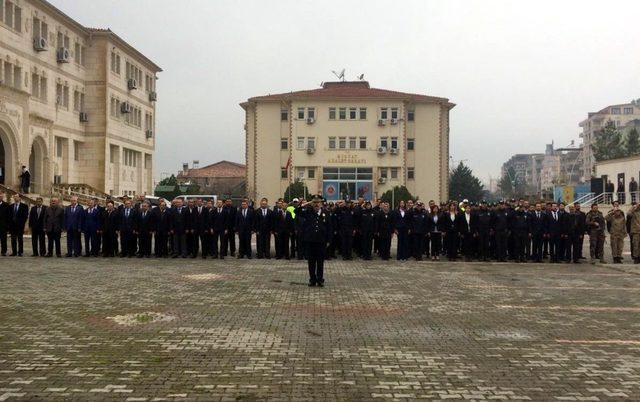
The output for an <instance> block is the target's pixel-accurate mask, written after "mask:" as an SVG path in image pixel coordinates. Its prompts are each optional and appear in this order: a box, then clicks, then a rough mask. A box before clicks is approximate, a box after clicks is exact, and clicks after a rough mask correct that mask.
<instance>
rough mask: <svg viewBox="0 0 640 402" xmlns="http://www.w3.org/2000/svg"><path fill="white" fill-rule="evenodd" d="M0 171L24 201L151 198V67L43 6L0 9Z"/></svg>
mask: <svg viewBox="0 0 640 402" xmlns="http://www.w3.org/2000/svg"><path fill="white" fill-rule="evenodd" d="M0 10H1V11H0V165H1V166H2V173H3V174H2V178H1V180H2V182H3V183H2V184H4V185H7V186H10V187H17V184H18V182H19V179H18V175H19V172H20V167H21V166H23V165H24V166H28V167H29V170H30V172H31V175H32V189H31V192H32V193H48V192H49V191H50V189H51V184H53V183H82V184H87V185H90V186H93V187H94V188H96V189H98V190H100V191H104V192H105V193H110V194H115V195H120V194H141V193H146V192H149V193H150V192H151V190H152V185H153V156H154V150H155V119H156V113H155V111H156V104H155V102H156V97H157V95H156V89H155V88H156V79H157V73H158V72H160V71H162V70H161V69H160V68H159V67H158V66H157V65H156V64H155V63H153V62H152V61H151V60H150V59H148V58H147V57H145V56H144V55H143V54H142V53H140V52H139V51H138V50H136V49H135V48H133V47H132V46H131V45H129V44H128V43H127V42H125V41H124V40H122V39H121V38H120V37H119V36H117V35H116V34H114V33H113V32H111V31H110V30H108V29H107V30H103V29H94V28H87V27H84V26H82V25H81V24H80V23H78V22H76V21H75V20H73V19H71V18H70V17H69V16H67V15H66V14H64V13H63V12H62V11H60V10H59V9H57V8H56V7H54V6H52V5H51V4H50V3H49V2H47V1H44V0H0Z"/></svg>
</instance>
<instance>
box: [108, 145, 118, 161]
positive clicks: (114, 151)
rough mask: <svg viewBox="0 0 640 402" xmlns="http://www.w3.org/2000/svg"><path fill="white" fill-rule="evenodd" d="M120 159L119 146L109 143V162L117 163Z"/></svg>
mask: <svg viewBox="0 0 640 402" xmlns="http://www.w3.org/2000/svg"><path fill="white" fill-rule="evenodd" d="M117 161H118V147H117V146H116V145H109V162H111V163H116V162H117Z"/></svg>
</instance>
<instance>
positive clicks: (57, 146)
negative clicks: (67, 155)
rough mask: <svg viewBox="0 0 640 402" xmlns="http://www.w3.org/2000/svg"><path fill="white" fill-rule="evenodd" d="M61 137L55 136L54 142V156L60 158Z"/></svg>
mask: <svg viewBox="0 0 640 402" xmlns="http://www.w3.org/2000/svg"><path fill="white" fill-rule="evenodd" d="M62 141H63V139H62V138H60V137H56V140H55V143H56V158H62V151H63V143H62Z"/></svg>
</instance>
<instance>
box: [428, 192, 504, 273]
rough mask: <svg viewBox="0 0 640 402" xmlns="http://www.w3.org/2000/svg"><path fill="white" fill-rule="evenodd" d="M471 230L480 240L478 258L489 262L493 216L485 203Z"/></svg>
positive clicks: (477, 214)
mask: <svg viewBox="0 0 640 402" xmlns="http://www.w3.org/2000/svg"><path fill="white" fill-rule="evenodd" d="M471 230H472V232H473V235H474V236H475V237H476V238H477V239H478V257H479V258H480V260H481V261H489V255H490V249H489V240H490V238H491V232H492V231H493V214H492V213H491V211H489V209H488V208H487V203H486V202H484V201H482V202H481V203H480V210H478V212H477V213H476V216H475V219H474V220H473V227H472V228H471ZM438 252H439V250H438ZM436 255H437V254H436Z"/></svg>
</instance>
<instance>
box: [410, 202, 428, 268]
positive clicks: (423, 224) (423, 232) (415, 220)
mask: <svg viewBox="0 0 640 402" xmlns="http://www.w3.org/2000/svg"><path fill="white" fill-rule="evenodd" d="M409 219H410V220H409V232H408V233H409V241H410V242H411V247H410V249H411V251H412V252H413V258H415V260H416V261H422V254H423V253H424V239H425V237H426V236H427V232H428V231H429V222H428V218H427V214H426V212H425V210H424V208H423V204H422V202H421V201H418V202H417V203H416V206H415V208H414V209H413V213H412V214H411V215H410V218H409Z"/></svg>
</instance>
